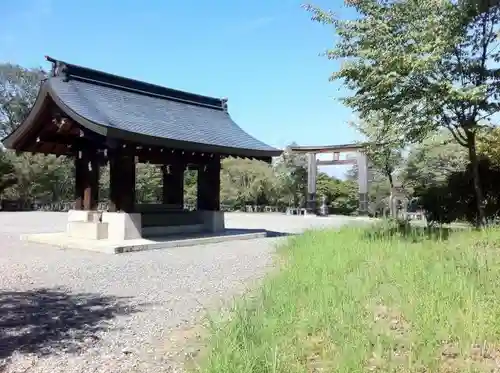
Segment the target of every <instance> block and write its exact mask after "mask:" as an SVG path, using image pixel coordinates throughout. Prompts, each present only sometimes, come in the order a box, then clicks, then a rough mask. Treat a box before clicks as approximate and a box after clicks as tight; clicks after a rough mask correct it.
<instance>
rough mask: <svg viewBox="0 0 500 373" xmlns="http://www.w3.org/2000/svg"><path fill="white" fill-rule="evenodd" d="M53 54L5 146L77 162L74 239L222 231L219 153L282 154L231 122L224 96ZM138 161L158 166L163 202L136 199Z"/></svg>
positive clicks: (265, 158)
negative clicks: (192, 202)
mask: <svg viewBox="0 0 500 373" xmlns="http://www.w3.org/2000/svg"><path fill="white" fill-rule="evenodd" d="M47 60H48V61H50V62H51V63H52V71H51V73H50V76H49V77H48V78H47V79H45V80H44V81H43V82H42V84H41V87H40V91H39V93H38V97H37V99H36V102H35V104H34V106H33V108H32V110H31V112H30V114H29V115H28V117H27V118H26V120H25V121H24V122H23V123H22V124H21V125H20V126H19V127H18V128H17V129H16V130H15V131H14V132H13V133H12V134H10V135H9V136H8V137H7V138H6V139H4V140H3V143H4V145H5V147H7V148H9V149H14V150H16V151H18V152H31V153H42V154H55V155H56V156H67V157H72V158H73V159H74V162H75V209H74V210H71V211H69V213H68V225H67V231H66V234H67V235H68V236H71V237H74V238H85V239H97V240H101V239H111V240H127V239H137V238H142V237H143V236H150V235H158V236H160V235H166V234H171V233H185V232H217V231H221V230H223V229H224V216H223V213H222V211H220V170H221V159H223V158H224V157H228V156H232V157H245V158H252V159H258V160H262V161H266V162H270V161H271V158H272V157H275V156H279V155H280V154H281V150H278V149H275V148H273V147H271V146H268V145H266V144H264V143H263V142H261V141H259V140H257V139H255V138H254V137H252V136H251V135H249V134H248V133H246V132H245V131H243V130H242V129H241V128H240V127H239V126H238V125H237V124H236V123H235V122H234V121H233V120H232V119H231V116H230V115H229V113H228V105H227V99H224V98H222V99H221V98H214V97H207V96H202V95H198V94H194V93H189V92H183V91H179V90H174V89H170V88H165V87H161V86H158V85H154V84H149V83H145V82H141V81H137V80H132V79H128V78H124V77H120V76H116V75H112V74H108V73H105V72H101V71H97V70H92V69H88V68H85V67H81V66H77V65H73V64H69V63H66V62H63V61H59V60H55V59H53V58H50V57H47ZM138 162H140V163H150V164H155V165H158V166H159V167H161V169H162V174H163V200H162V203H161V204H138V203H137V202H136V196H135V177H136V163H138ZM108 163H109V171H110V193H109V209H108V210H107V211H102V212H98V211H97V209H98V201H99V195H98V190H99V170H100V167H102V166H104V165H105V164H108ZM186 167H189V168H195V169H197V170H198V181H197V206H196V211H187V210H185V209H184V171H185V169H186Z"/></svg>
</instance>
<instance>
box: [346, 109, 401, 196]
mask: <svg viewBox="0 0 500 373" xmlns="http://www.w3.org/2000/svg"><path fill="white" fill-rule="evenodd" d="M391 119H392V118H391V115H390V113H386V112H383V111H373V112H370V114H369V115H368V116H367V118H366V119H365V120H360V121H359V122H355V123H352V125H353V126H354V128H356V130H357V131H358V132H359V133H361V134H362V135H363V136H364V137H365V140H366V141H365V142H364V146H363V151H364V152H365V154H366V155H367V157H368V159H369V162H370V165H371V167H372V169H374V170H376V171H378V172H379V173H380V174H382V175H383V176H384V177H386V178H387V181H388V182H389V186H390V188H391V189H392V188H394V172H395V171H396V170H397V168H398V167H399V166H400V165H401V164H402V161H403V156H402V150H403V146H404V141H402V139H401V137H400V134H399V133H398V131H397V124H396V123H393V122H392V120H391Z"/></svg>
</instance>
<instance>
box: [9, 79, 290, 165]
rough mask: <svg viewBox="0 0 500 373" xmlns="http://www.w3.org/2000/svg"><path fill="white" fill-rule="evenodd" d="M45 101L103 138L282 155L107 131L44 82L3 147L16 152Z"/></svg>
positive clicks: (241, 153)
mask: <svg viewBox="0 0 500 373" xmlns="http://www.w3.org/2000/svg"><path fill="white" fill-rule="evenodd" d="M47 98H50V99H51V100H52V101H53V102H54V103H55V104H56V105H57V106H58V107H59V108H60V109H61V110H62V111H63V112H64V113H65V114H66V115H68V116H69V117H70V118H71V119H73V120H74V121H75V122H77V123H78V124H80V125H81V126H83V127H84V128H86V129H88V130H89V131H91V132H94V133H96V134H99V135H102V136H105V137H110V138H116V139H121V140H128V141H134V142H139V143H142V144H145V145H151V146H165V147H172V148H177V149H183V150H192V151H206V152H214V153H223V154H224V153H226V154H230V155H235V156H242V157H276V156H279V155H281V153H282V151H281V150H279V149H276V150H257V149H241V148H233V147H225V146H218V145H210V144H202V143H193V142H187V141H180V140H172V139H167V138H158V137H152V136H148V135H143V134H138V133H134V132H129V131H126V130H123V129H118V128H110V127H106V126H104V125H101V124H98V123H95V122H93V121H90V120H88V119H87V118H85V117H83V116H81V115H79V114H78V113H76V112H75V111H74V110H73V109H71V107H70V106H68V105H67V104H66V103H65V102H64V100H63V99H61V98H60V97H59V96H58V94H57V92H56V91H55V90H54V89H53V88H52V87H51V85H50V80H46V81H44V82H43V83H42V84H41V86H40V90H39V92H38V96H37V98H36V100H35V104H34V105H33V107H32V109H31V110H30V113H29V114H28V116H27V118H26V119H25V120H24V121H23V123H22V124H21V125H20V126H19V127H18V128H17V129H16V130H14V131H13V132H12V133H11V134H10V135H9V136H7V137H6V138H5V139H4V140H3V144H4V146H5V147H6V148H11V149H16V148H17V147H18V146H17V143H18V141H19V140H20V139H21V138H22V137H23V135H24V134H26V133H27V132H28V131H29V130H30V129H31V128H32V126H33V125H34V122H35V121H36V119H37V118H38V116H39V115H40V113H41V112H43V110H44V108H45V105H47V102H48V100H47Z"/></svg>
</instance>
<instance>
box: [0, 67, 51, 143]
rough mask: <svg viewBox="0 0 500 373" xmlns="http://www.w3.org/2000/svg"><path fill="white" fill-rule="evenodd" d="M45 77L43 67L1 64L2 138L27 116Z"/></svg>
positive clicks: (0, 130)
mask: <svg viewBox="0 0 500 373" xmlns="http://www.w3.org/2000/svg"><path fill="white" fill-rule="evenodd" d="M45 77H46V73H45V72H44V71H43V70H42V69H26V68H24V67H21V66H18V65H12V64H9V63H7V64H0V139H2V138H4V137H6V136H7V135H9V134H10V133H11V132H12V131H13V130H14V129H16V128H17V126H19V125H20V124H21V122H22V121H23V120H24V118H26V116H27V115H28V113H29V111H30V109H31V106H32V105H33V103H34V102H35V99H36V96H37V94H38V88H39V87H40V82H41V80H42V79H43V78H45Z"/></svg>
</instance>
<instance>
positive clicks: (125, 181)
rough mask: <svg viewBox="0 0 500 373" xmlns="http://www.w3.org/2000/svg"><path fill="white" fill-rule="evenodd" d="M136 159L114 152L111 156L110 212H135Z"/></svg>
mask: <svg viewBox="0 0 500 373" xmlns="http://www.w3.org/2000/svg"><path fill="white" fill-rule="evenodd" d="M134 207H135V157H134V156H131V155H128V154H123V153H120V152H119V151H115V152H112V153H111V154H110V156H109V211H110V212H117V211H122V212H127V213H131V212H134Z"/></svg>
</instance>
